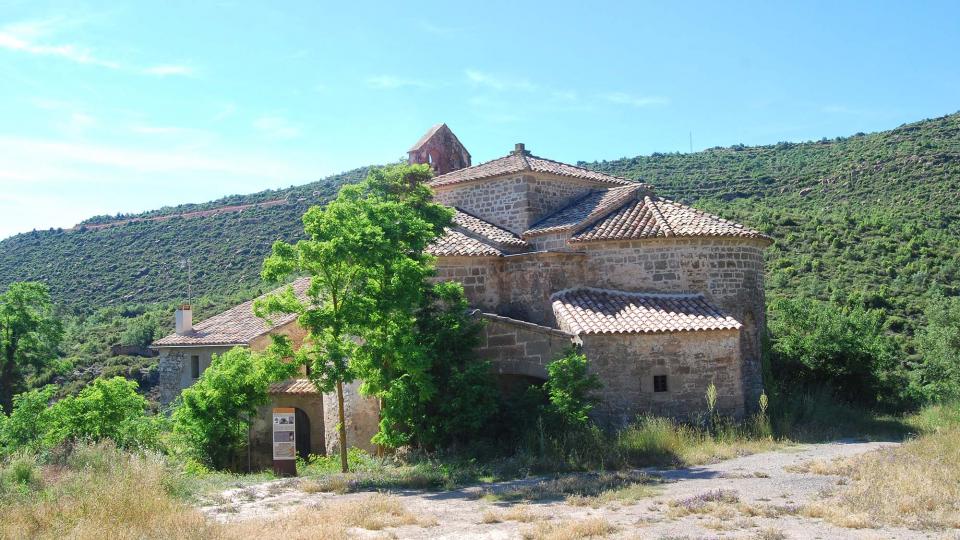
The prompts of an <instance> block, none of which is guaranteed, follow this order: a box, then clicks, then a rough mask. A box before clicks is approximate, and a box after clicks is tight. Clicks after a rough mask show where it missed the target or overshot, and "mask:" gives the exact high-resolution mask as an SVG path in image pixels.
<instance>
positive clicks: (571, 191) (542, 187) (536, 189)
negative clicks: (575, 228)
mask: <svg viewBox="0 0 960 540" xmlns="http://www.w3.org/2000/svg"><path fill="white" fill-rule="evenodd" d="M525 178H526V180H527V189H528V195H527V198H528V200H529V201H530V202H529V207H530V225H533V224H534V223H536V222H537V221H540V220H541V219H543V218H544V217H546V216H547V215H549V214H552V213H554V212H556V211H557V210H559V209H561V208H563V207H565V206H567V205H569V204H570V203H572V202H573V201H575V200H577V199H579V198H581V197H583V196H585V195H586V194H588V193H590V192H591V191H593V190H596V189H600V187H599V186H598V185H597V184H595V183H593V182H588V181H585V180H579V179H576V178H566V177H563V176H553V175H539V174H538V175H531V176H529V177H525Z"/></svg>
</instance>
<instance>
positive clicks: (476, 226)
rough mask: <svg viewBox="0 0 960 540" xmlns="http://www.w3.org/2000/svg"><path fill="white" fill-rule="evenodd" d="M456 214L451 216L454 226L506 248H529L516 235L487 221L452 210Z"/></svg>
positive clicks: (459, 210)
mask: <svg viewBox="0 0 960 540" xmlns="http://www.w3.org/2000/svg"><path fill="white" fill-rule="evenodd" d="M454 210H455V211H456V213H455V214H454V216H453V223H454V225H456V226H458V227H461V228H463V229H466V230H467V231H469V232H471V233H473V234H476V235H479V236H482V237H483V238H485V239H487V240H489V241H491V242H493V243H496V244H499V245H501V246H506V247H514V248H525V247H529V246H530V244H528V243H527V242H526V241H525V240H524V239H523V238H520V237H519V236H517V235H516V234H513V233H512V232H510V231H508V230H507V229H504V228H503V227H499V226H497V225H494V224H493V223H490V222H489V221H486V220H483V219H481V218H478V217H477V216H475V215H473V214H470V213H467V212H464V211H463V210H461V209H459V208H454Z"/></svg>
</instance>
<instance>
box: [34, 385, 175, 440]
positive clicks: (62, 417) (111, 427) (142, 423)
mask: <svg viewBox="0 0 960 540" xmlns="http://www.w3.org/2000/svg"><path fill="white" fill-rule="evenodd" d="M147 407H148V403H147V400H146V398H144V397H143V396H141V395H140V394H138V393H137V383H136V382H134V381H130V380H127V379H125V378H123V377H113V378H110V379H97V380H95V381H93V382H92V383H90V384H89V385H87V386H86V387H85V388H84V389H83V390H81V391H80V393H78V394H77V395H76V396H70V397H66V398H64V399H61V400H60V401H58V402H56V403H55V404H54V405H53V407H52V416H53V419H52V422H51V429H50V433H49V435H48V436H47V438H48V441H49V442H50V443H53V444H57V443H59V442H60V441H64V440H89V441H100V440H103V439H110V440H112V441H114V442H115V443H116V444H117V446H119V447H122V448H135V447H157V446H158V445H159V432H160V427H161V426H160V423H161V422H162V419H161V418H160V417H148V416H147Z"/></svg>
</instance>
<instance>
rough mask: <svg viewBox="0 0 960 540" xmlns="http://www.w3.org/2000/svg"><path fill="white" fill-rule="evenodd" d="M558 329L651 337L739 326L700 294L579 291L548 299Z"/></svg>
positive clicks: (559, 294) (577, 332)
mask: <svg viewBox="0 0 960 540" xmlns="http://www.w3.org/2000/svg"><path fill="white" fill-rule="evenodd" d="M551 299H552V301H553V312H554V315H555V316H556V317H557V323H558V324H559V326H560V328H561V329H563V330H565V331H567V332H570V333H572V334H654V333H664V332H693V331H703V330H736V329H739V328H740V326H741V325H740V323H739V322H738V321H737V320H736V319H734V318H733V317H731V316H729V315H727V314H726V313H724V312H723V311H721V310H720V309H719V308H717V307H715V306H713V305H711V304H710V303H709V302H707V300H706V299H705V298H704V297H703V295H702V294H654V293H630V292H624V291H615V290H607V289H593V288H579V289H571V290H566V291H561V292H559V293H556V294H554V295H553V296H552V297H551Z"/></svg>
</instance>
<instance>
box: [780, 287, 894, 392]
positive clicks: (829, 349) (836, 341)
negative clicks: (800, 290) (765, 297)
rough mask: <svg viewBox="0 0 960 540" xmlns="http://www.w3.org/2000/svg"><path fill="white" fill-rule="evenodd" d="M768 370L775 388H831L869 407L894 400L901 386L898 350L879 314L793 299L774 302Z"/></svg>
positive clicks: (856, 308)
mask: <svg viewBox="0 0 960 540" xmlns="http://www.w3.org/2000/svg"><path fill="white" fill-rule="evenodd" d="M772 311H773V313H774V314H775V317H774V318H773V319H772V320H771V322H770V329H771V333H772V335H773V340H774V341H773V347H772V349H773V350H772V353H773V355H772V366H771V367H772V370H773V375H774V378H775V380H776V382H778V383H779V384H781V385H782V386H783V387H785V388H790V387H798V386H799V387H804V386H806V387H811V388H812V387H818V386H827V387H829V388H831V389H832V390H833V391H834V392H835V394H836V395H837V397H839V398H841V399H844V400H846V401H852V402H859V403H863V404H868V405H876V404H881V403H883V402H885V401H886V402H890V401H895V400H896V399H897V397H898V396H899V393H898V392H897V391H896V388H897V387H902V384H900V383H901V378H902V374H901V372H900V371H899V369H898V365H897V362H896V358H897V349H896V346H895V344H894V343H893V342H892V340H891V339H890V338H889V337H888V336H887V335H886V333H885V330H884V327H883V314H882V313H881V312H880V311H879V310H865V309H863V308H860V307H855V308H842V307H838V306H835V305H831V304H827V303H823V302H817V301H815V300H810V299H805V298H798V299H794V300H777V301H775V302H774V303H773V310H772Z"/></svg>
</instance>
